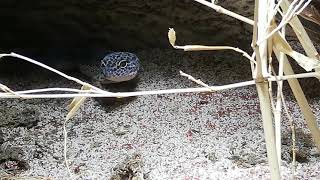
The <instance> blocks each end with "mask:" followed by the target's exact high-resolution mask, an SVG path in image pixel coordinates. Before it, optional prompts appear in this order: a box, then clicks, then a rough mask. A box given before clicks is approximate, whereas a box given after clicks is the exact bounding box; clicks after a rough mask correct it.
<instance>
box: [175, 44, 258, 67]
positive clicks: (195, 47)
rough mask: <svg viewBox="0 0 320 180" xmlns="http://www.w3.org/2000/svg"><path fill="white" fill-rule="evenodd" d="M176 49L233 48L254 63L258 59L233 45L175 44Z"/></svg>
mask: <svg viewBox="0 0 320 180" xmlns="http://www.w3.org/2000/svg"><path fill="white" fill-rule="evenodd" d="M173 47H174V48H175V49H183V50H184V51H219V50H233V51H236V52H238V53H241V54H242V55H243V56H244V57H246V58H247V59H249V60H250V61H251V62H252V63H254V64H256V61H255V60H254V59H253V58H252V57H251V56H250V55H249V54H248V53H246V52H245V51H243V50H241V49H239V48H235V47H231V46H203V45H185V46H173Z"/></svg>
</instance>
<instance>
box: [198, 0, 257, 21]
mask: <svg viewBox="0 0 320 180" xmlns="http://www.w3.org/2000/svg"><path fill="white" fill-rule="evenodd" d="M194 1H196V2H198V3H200V4H203V5H205V6H208V7H210V8H212V9H214V10H216V11H217V12H218V13H222V14H225V15H228V16H231V17H233V18H235V19H238V20H240V21H243V22H245V23H247V24H251V25H253V21H252V20H251V19H249V18H246V17H244V16H241V15H239V14H236V13H234V12H232V11H229V10H227V9H225V8H223V7H221V6H218V5H216V4H214V3H210V2H208V1H205V0H194Z"/></svg>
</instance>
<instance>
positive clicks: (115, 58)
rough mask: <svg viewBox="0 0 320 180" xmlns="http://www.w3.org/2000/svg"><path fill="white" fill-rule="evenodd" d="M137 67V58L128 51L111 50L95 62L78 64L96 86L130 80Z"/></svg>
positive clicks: (138, 64)
mask: <svg viewBox="0 0 320 180" xmlns="http://www.w3.org/2000/svg"><path fill="white" fill-rule="evenodd" d="M139 69H140V62H139V58H138V57H137V56H136V55H135V54H133V53H130V52H113V53H110V54H107V55H106V56H105V57H104V58H103V59H102V60H100V62H97V63H96V64H92V65H80V71H81V73H83V74H84V75H86V76H88V77H90V78H91V79H92V81H93V83H94V85H98V86H101V85H104V84H113V83H121V82H125V81H129V80H132V79H134V78H135V77H136V76H137V74H138V71H139Z"/></svg>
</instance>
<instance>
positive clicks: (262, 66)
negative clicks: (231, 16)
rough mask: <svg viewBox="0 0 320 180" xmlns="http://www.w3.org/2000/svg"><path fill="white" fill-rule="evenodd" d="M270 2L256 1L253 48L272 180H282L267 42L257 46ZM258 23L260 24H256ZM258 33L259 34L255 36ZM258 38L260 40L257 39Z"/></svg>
mask: <svg viewBox="0 0 320 180" xmlns="http://www.w3.org/2000/svg"><path fill="white" fill-rule="evenodd" d="M267 5H268V1H259V0H255V11H254V16H255V23H254V27H253V28H254V30H253V32H254V34H253V47H254V50H255V53H256V61H257V76H256V87H257V91H258V96H259V100H260V109H261V114H262V121H263V129H264V135H265V141H266V146H267V155H268V162H269V167H270V173H271V179H273V180H278V179H279V180H280V169H279V163H278V156H277V149H276V144H275V135H274V128H273V118H272V111H271V103H270V96H269V93H268V81H266V79H265V77H266V74H267V69H266V68H267V58H268V57H267V47H268V46H267V41H265V42H263V43H262V44H260V46H257V40H259V39H262V38H263V37H265V35H266V33H267V31H266V29H267V28H266V26H267V23H268V18H267V17H268V11H267V10H266V7H267ZM256 22H258V24H257V23H256ZM255 33H257V34H255ZM256 37H258V39H257V38H256Z"/></svg>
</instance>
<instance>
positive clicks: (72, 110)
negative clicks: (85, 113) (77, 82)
mask: <svg viewBox="0 0 320 180" xmlns="http://www.w3.org/2000/svg"><path fill="white" fill-rule="evenodd" d="M90 89H91V88H90V87H89V86H82V87H81V90H90ZM84 100H86V97H75V98H74V99H73V100H72V102H71V103H70V104H69V105H68V107H67V108H68V110H69V113H68V114H67V117H66V120H69V119H71V118H73V117H74V115H75V114H76V112H77V111H78V109H79V108H80V106H81V104H82V103H83V102H84Z"/></svg>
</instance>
